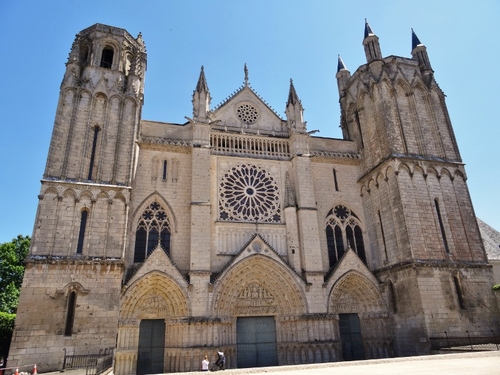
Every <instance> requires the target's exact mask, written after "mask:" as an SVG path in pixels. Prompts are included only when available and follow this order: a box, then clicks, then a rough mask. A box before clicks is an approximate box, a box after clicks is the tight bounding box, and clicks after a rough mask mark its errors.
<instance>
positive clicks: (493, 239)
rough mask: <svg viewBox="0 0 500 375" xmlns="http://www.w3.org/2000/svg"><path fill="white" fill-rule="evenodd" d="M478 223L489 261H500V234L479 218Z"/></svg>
mask: <svg viewBox="0 0 500 375" xmlns="http://www.w3.org/2000/svg"><path fill="white" fill-rule="evenodd" d="M477 223H478V225H479V231H480V232H481V238H482V239H483V243H484V248H485V249H486V254H487V255H488V259H490V260H500V232H498V231H497V230H496V229H495V228H493V227H490V226H489V225H488V224H486V223H485V222H484V221H482V220H481V219H479V218H477Z"/></svg>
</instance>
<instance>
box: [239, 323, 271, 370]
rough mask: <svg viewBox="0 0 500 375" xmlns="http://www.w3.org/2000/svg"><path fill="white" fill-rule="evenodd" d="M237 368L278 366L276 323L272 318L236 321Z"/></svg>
mask: <svg viewBox="0 0 500 375" xmlns="http://www.w3.org/2000/svg"><path fill="white" fill-rule="evenodd" d="M236 342H237V347H238V356H237V366H238V368H245V367H266V366H277V365H278V354H277V348H276V323H275V321H274V317H273V316H255V317H245V318H238V319H237V320H236Z"/></svg>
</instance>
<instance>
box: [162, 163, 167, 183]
mask: <svg viewBox="0 0 500 375" xmlns="http://www.w3.org/2000/svg"><path fill="white" fill-rule="evenodd" d="M166 179H167V161H166V160H163V181H165V180H166Z"/></svg>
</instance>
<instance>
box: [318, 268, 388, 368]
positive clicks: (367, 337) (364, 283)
mask: <svg viewBox="0 0 500 375" xmlns="http://www.w3.org/2000/svg"><path fill="white" fill-rule="evenodd" d="M328 310H329V312H330V313H337V314H339V331H340V339H341V341H342V346H343V353H344V359H351V357H350V356H349V354H348V353H349V352H350V349H349V348H354V347H356V353H354V352H352V353H350V354H351V355H354V354H356V356H358V358H360V359H361V358H383V357H387V356H389V355H390V353H392V349H391V350H389V351H384V350H381V349H383V347H384V345H390V346H392V338H393V337H394V334H393V328H392V327H393V326H394V325H393V324H391V323H392V322H391V321H390V316H391V314H389V311H388V307H387V303H386V301H385V300H384V299H383V297H382V295H381V293H380V291H379V289H378V287H377V286H376V285H375V284H374V280H370V279H369V278H368V277H366V276H364V275H362V274H360V273H358V272H357V271H348V272H347V273H346V274H344V275H343V276H341V277H340V278H339V279H338V280H337V282H336V283H335V284H334V285H333V287H332V290H331V292H330V298H329V300H328ZM356 321H357V322H359V323H357V324H352V323H351V322H356ZM346 323H347V326H348V329H347V331H349V332H350V334H353V333H354V334H359V335H358V336H354V337H356V339H353V336H351V335H350V334H347V336H346ZM344 345H346V346H345V347H344ZM374 349H375V350H374ZM346 356H347V357H346Z"/></svg>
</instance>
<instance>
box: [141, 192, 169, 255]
mask: <svg viewBox="0 0 500 375" xmlns="http://www.w3.org/2000/svg"><path fill="white" fill-rule="evenodd" d="M170 233H171V228H170V222H169V220H168V215H167V212H166V211H165V209H164V208H163V207H162V206H161V204H160V203H158V201H156V200H155V201H153V202H152V203H151V204H150V205H148V206H147V207H146V209H145V210H144V212H143V213H142V215H141V218H140V220H139V222H138V224H137V229H136V232H135V251H134V263H140V262H143V261H144V260H145V259H146V258H147V257H148V256H149V255H151V253H152V252H153V250H154V249H156V247H157V246H158V245H160V246H161V247H162V249H163V251H165V253H166V254H167V255H168V254H170Z"/></svg>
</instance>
